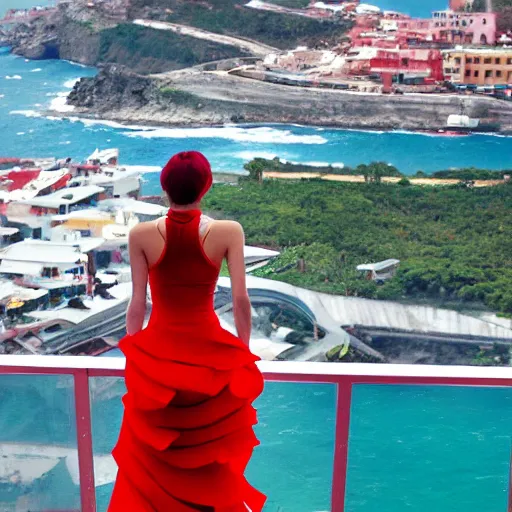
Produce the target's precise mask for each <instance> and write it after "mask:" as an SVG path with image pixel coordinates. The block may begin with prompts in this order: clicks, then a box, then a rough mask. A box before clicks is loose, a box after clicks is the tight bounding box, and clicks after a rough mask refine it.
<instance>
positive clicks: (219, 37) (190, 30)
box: [133, 19, 279, 57]
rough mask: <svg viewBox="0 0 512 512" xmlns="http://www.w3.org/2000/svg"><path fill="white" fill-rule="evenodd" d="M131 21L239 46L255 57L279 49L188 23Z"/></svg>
mask: <svg viewBox="0 0 512 512" xmlns="http://www.w3.org/2000/svg"><path fill="white" fill-rule="evenodd" d="M133 23H134V24H135V25H139V26H141V27H149V28H153V29H156V30H170V31H171V32H174V33H176V34H181V35H185V36H190V37H195V38H196V39H203V40H205V41H212V42H214V43H219V44H225V45H227V46H235V47H236V48H240V50H243V51H245V52H248V53H251V54H252V55H255V56H257V57H264V56H265V55H268V54H269V53H275V52H278V51H279V50H277V49H276V48H273V47H272V46H267V45H265V44H261V43H258V42H256V41H248V40H246V39H241V38H238V37H232V36H225V35H223V34H216V33H214V32H208V31H206V30H202V29H200V28H195V27H190V26H188V25H179V24H177V23H166V22H163V21H150V20H141V19H138V20H134V21H133Z"/></svg>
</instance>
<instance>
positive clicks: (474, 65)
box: [443, 48, 512, 85]
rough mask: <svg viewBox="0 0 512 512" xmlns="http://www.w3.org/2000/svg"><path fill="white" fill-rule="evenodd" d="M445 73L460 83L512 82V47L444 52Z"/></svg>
mask: <svg viewBox="0 0 512 512" xmlns="http://www.w3.org/2000/svg"><path fill="white" fill-rule="evenodd" d="M443 67H444V74H445V78H446V79H447V80H450V81H451V82H453V83H458V84H474V85H508V84H512V48H504V49H496V50H494V49H482V48H480V49H472V48H467V49H460V50H446V51H444V52H443Z"/></svg>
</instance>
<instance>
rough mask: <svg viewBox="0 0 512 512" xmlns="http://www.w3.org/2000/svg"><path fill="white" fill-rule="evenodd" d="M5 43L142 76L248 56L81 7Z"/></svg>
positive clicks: (20, 30) (21, 51)
mask: <svg viewBox="0 0 512 512" xmlns="http://www.w3.org/2000/svg"><path fill="white" fill-rule="evenodd" d="M0 38H2V35H1V34H0ZM2 39H3V40H4V43H5V44H7V45H9V46H11V47H12V51H13V53H15V54H17V55H22V56H24V57H27V58H30V59H35V60H40V59H53V58H61V59H66V60H70V61H73V62H78V63H80V64H85V65H89V66H96V65H98V64H100V63H112V64H121V65H123V66H127V67H129V68H131V69H132V70H133V71H136V72H138V73H142V74H148V73H161V72H164V71H170V70H176V69H181V68H186V67H189V66H192V65H195V64H201V63H206V62H210V61H215V60H220V59H227V58H231V57H239V56H247V55H248V54H247V53H246V52H244V51H243V50H241V49H240V48H236V47H233V46H230V45H224V44H218V43H215V42H212V41H205V40H200V39H198V38H194V37H190V36H186V35H182V34H176V33H174V32H171V31H161V30H155V29H152V28H147V27H141V26H136V25H133V24H132V23H130V22H128V21H126V20H112V19H110V18H106V17H99V16H98V15H97V13H96V14H95V13H94V11H90V10H87V8H84V7H83V6H82V5H81V3H80V2H77V3H76V4H61V6H60V8H59V9H58V10H57V11H56V12H55V13H53V14H52V15H51V16H49V17H46V18H41V19H38V20H35V21H34V22H31V23H29V24H20V25H17V26H16V27H14V28H13V29H12V30H11V31H10V32H9V33H8V34H5V35H4V37H3V38H2Z"/></svg>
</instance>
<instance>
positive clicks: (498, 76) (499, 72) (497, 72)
mask: <svg viewBox="0 0 512 512" xmlns="http://www.w3.org/2000/svg"><path fill="white" fill-rule="evenodd" d="M496 78H501V71H500V70H499V69H497V70H496Z"/></svg>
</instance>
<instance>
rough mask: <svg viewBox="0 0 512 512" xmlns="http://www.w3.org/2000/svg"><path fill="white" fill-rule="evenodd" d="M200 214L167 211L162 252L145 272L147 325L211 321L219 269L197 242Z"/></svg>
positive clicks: (199, 242) (200, 243)
mask: <svg viewBox="0 0 512 512" xmlns="http://www.w3.org/2000/svg"><path fill="white" fill-rule="evenodd" d="M200 221H201V211H200V210H170V211H169V215H168V216H167V218H166V219H165V223H164V227H165V232H164V233H162V230H161V228H160V231H159V233H160V234H161V236H162V238H164V248H163V250H162V252H161V255H160V257H159V259H158V260H157V261H156V263H154V264H153V265H152V266H151V267H150V268H149V284H150V287H151V297H152V301H153V313H152V316H151V322H164V323H169V322H176V321H178V322H182V321H184V320H186V321H190V320H192V319H193V318H194V317H196V316H197V315H201V316H202V317H203V318H204V319H205V320H206V319H213V316H215V313H214V310H213V297H214V292H215V285H216V282H217V279H218V277H219V266H218V265H216V264H215V263H213V262H212V261H210V259H209V257H208V256H207V254H206V253H205V250H204V248H203V243H204V241H205V238H208V235H209V231H208V232H207V233H206V234H205V235H204V237H203V238H201V235H200V230H199V224H200Z"/></svg>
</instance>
